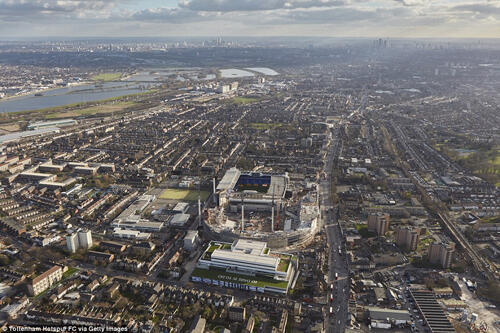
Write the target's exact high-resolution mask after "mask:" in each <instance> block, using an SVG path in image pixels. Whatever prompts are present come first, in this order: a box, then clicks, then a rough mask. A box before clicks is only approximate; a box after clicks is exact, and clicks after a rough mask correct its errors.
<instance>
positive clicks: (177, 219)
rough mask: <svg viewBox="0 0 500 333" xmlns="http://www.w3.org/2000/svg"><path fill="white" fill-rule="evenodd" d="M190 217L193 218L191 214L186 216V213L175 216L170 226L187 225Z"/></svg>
mask: <svg viewBox="0 0 500 333" xmlns="http://www.w3.org/2000/svg"><path fill="white" fill-rule="evenodd" d="M190 217H191V215H189V214H184V213H179V214H175V215H174V216H172V218H171V219H170V224H182V225H184V224H186V223H187V221H188V220H189V218H190Z"/></svg>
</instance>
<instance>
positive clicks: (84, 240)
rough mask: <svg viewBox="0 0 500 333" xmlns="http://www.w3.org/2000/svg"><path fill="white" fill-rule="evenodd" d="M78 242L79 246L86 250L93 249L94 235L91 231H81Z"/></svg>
mask: <svg viewBox="0 0 500 333" xmlns="http://www.w3.org/2000/svg"><path fill="white" fill-rule="evenodd" d="M78 242H79V244H80V245H79V246H80V247H82V248H85V249H88V248H91V247H92V233H91V232H90V230H88V231H83V230H82V231H79V232H78Z"/></svg>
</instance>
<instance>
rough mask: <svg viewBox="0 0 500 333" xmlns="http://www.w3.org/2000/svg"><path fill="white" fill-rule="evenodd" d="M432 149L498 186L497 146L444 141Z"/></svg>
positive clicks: (499, 178)
mask: <svg viewBox="0 0 500 333" xmlns="http://www.w3.org/2000/svg"><path fill="white" fill-rule="evenodd" d="M434 148H435V149H436V150H437V151H439V152H441V153H443V154H445V155H446V156H447V157H448V158H450V159H451V160H453V161H455V162H456V163H458V164H460V165H461V166H462V167H464V168H465V169H468V170H470V171H471V172H472V173H473V174H475V175H476V176H479V177H481V178H483V179H484V180H486V181H487V182H490V183H491V184H494V185H496V186H500V147H499V146H498V145H493V144H472V143H470V142H465V143H461V144H456V143H451V142H449V141H447V140H445V141H443V142H440V143H437V144H435V145H434Z"/></svg>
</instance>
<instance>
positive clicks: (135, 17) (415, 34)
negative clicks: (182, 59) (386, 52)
mask: <svg viewBox="0 0 500 333" xmlns="http://www.w3.org/2000/svg"><path fill="white" fill-rule="evenodd" d="M201 32H202V33H201ZM61 36H65V38H76V37H83V38H85V37H87V38H89V37H90V36H99V37H100V38H105V37H114V38H116V37H126V36H131V37H146V36H147V37H169V36H175V37H203V36H205V37H206V36H222V37H225V36H226V37H235V36H238V37H243V36H249V37H271V36H283V37H288V36H297V37H307V36H310V37H338V38H363V37H365V38H373V37H384V38H473V39H477V38H498V37H499V36H500V1H498V0H482V1H463V0H439V1H430V0H254V1H250V0H178V1H177V0H146V1H140V2H138V1H130V0H111V1H103V0H32V1H27V0H0V39H15V38H39V37H61Z"/></svg>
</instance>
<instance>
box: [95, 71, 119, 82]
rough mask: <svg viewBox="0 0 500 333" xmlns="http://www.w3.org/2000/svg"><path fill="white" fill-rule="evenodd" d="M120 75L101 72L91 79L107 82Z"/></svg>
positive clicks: (114, 79) (116, 78)
mask: <svg viewBox="0 0 500 333" xmlns="http://www.w3.org/2000/svg"><path fill="white" fill-rule="evenodd" d="M121 77H122V73H101V74H97V75H94V76H92V77H91V79H92V80H93V81H101V82H109V81H116V80H119V79H120V78H121Z"/></svg>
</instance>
